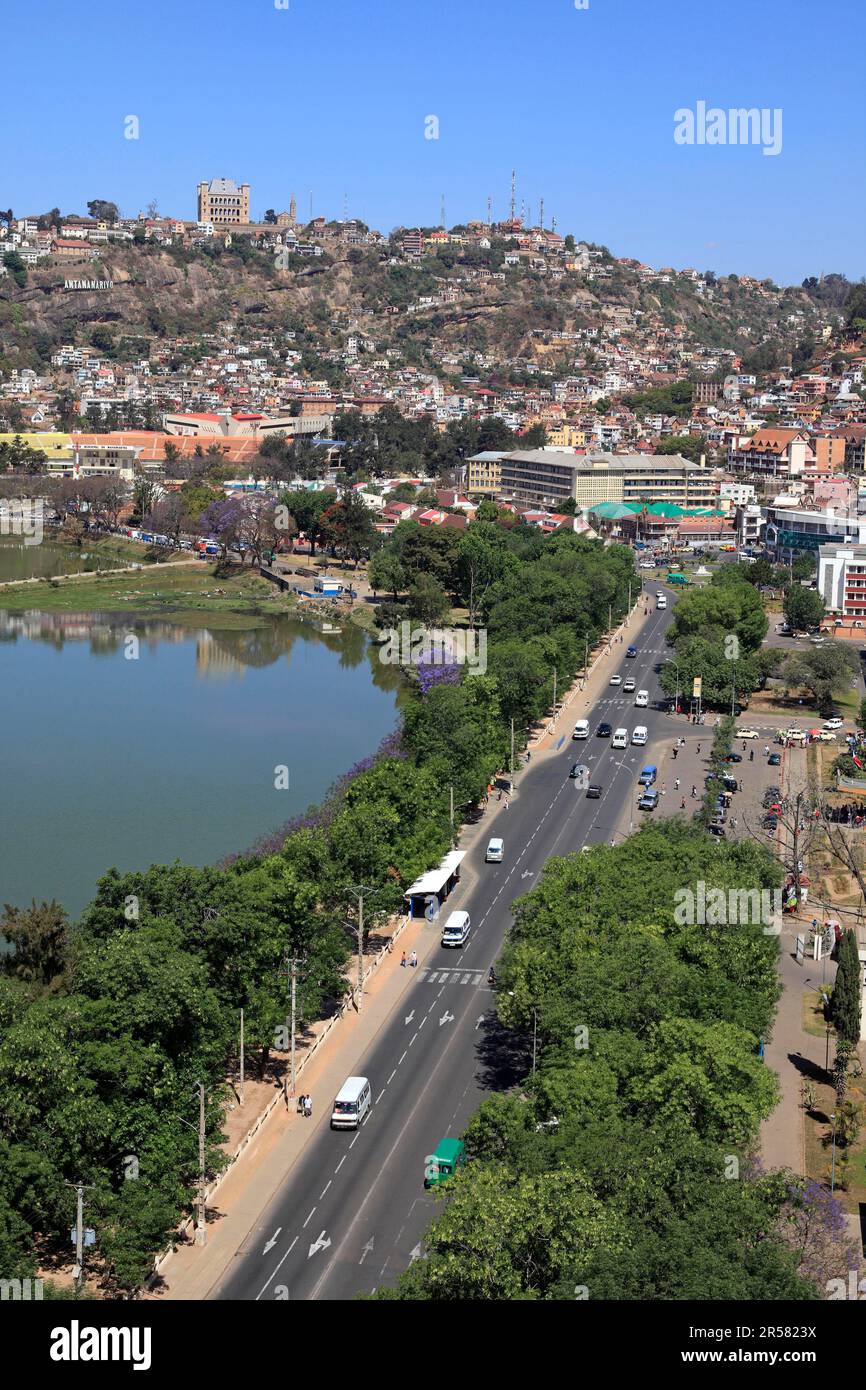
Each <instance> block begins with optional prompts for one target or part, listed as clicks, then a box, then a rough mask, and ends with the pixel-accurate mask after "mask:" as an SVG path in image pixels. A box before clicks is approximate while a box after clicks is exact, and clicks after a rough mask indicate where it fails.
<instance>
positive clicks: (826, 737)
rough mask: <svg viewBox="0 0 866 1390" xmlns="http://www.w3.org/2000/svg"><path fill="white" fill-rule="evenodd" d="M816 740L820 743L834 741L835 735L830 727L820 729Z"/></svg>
mask: <svg viewBox="0 0 866 1390" xmlns="http://www.w3.org/2000/svg"><path fill="white" fill-rule="evenodd" d="M818 740H819V742H820V743H835V742H836V735H835V734H834V732H833V730H832V729H822V730H821V732H820V734H819V735H818Z"/></svg>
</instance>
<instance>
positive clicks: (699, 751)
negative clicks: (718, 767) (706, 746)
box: [695, 744, 701, 757]
mask: <svg viewBox="0 0 866 1390" xmlns="http://www.w3.org/2000/svg"><path fill="white" fill-rule="evenodd" d="M695 752H696V753H697V755H698V757H700V756H701V745H700V744H698V746H697V748H696V749H695Z"/></svg>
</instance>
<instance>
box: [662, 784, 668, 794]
mask: <svg viewBox="0 0 866 1390" xmlns="http://www.w3.org/2000/svg"><path fill="white" fill-rule="evenodd" d="M666 791H667V787H666V786H665V784H664V782H662V796H664V794H665V792H666Z"/></svg>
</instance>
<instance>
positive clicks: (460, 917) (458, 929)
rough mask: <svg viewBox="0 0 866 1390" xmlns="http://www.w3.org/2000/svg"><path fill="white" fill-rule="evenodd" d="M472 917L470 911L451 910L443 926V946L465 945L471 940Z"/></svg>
mask: <svg viewBox="0 0 866 1390" xmlns="http://www.w3.org/2000/svg"><path fill="white" fill-rule="evenodd" d="M471 930H472V919H471V918H470V916H469V913H468V912H449V914H448V920H447V921H446V923H445V926H444V927H443V928H442V945H443V946H463V945H465V944H466V942H467V941H468V940H469V933H470V931H471Z"/></svg>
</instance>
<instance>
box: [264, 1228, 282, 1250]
mask: <svg viewBox="0 0 866 1390" xmlns="http://www.w3.org/2000/svg"><path fill="white" fill-rule="evenodd" d="M282 1229H283V1228H282V1226H278V1227H277V1229H276V1230H275V1231H274V1234H273V1235H272V1236H271V1238H270V1240H269V1241H268V1242H267V1244H266V1246H265V1248H264V1250H263V1251H262V1254H263V1255H267V1253H268V1251H269V1250H273V1248H274V1246H275V1245H276V1243H277V1236H278V1235H279V1234H280V1231H281V1230H282Z"/></svg>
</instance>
